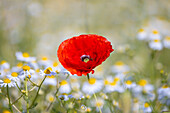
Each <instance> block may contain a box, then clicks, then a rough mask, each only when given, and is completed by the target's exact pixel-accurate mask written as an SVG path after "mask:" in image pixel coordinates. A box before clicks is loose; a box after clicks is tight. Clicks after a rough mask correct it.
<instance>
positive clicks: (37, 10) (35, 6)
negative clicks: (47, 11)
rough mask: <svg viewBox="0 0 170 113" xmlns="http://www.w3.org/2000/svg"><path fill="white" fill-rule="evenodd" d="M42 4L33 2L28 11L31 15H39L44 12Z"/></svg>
mask: <svg viewBox="0 0 170 113" xmlns="http://www.w3.org/2000/svg"><path fill="white" fill-rule="evenodd" d="M42 9H43V8H42V5H41V4H39V3H32V4H30V5H29V6H28V12H29V13H30V15H31V16H34V17H38V16H40V15H41V12H42Z"/></svg>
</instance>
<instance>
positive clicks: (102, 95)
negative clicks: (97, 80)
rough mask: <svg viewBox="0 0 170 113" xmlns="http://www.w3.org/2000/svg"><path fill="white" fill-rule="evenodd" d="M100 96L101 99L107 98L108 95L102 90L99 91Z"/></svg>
mask: <svg viewBox="0 0 170 113" xmlns="http://www.w3.org/2000/svg"><path fill="white" fill-rule="evenodd" d="M100 96H101V97H102V98H103V99H105V100H106V99H108V98H109V97H108V96H107V95H106V94H105V93H103V92H100Z"/></svg>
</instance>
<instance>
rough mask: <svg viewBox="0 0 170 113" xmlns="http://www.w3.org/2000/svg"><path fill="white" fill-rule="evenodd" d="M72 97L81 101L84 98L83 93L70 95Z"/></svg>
mask: <svg viewBox="0 0 170 113" xmlns="http://www.w3.org/2000/svg"><path fill="white" fill-rule="evenodd" d="M72 96H73V97H74V98H75V99H83V98H85V97H84V95H83V93H82V92H80V91H79V92H73V93H72Z"/></svg>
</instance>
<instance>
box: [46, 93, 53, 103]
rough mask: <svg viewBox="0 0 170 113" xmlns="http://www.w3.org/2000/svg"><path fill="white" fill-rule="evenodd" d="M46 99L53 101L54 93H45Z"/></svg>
mask: <svg viewBox="0 0 170 113" xmlns="http://www.w3.org/2000/svg"><path fill="white" fill-rule="evenodd" d="M46 99H47V101H48V102H54V100H55V97H54V95H52V94H50V93H49V94H47V96H46Z"/></svg>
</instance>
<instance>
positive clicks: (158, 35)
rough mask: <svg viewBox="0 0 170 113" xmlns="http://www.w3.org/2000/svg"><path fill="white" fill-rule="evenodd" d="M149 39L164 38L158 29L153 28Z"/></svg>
mask: <svg viewBox="0 0 170 113" xmlns="http://www.w3.org/2000/svg"><path fill="white" fill-rule="evenodd" d="M149 39H150V40H155V39H159V40H161V39H162V36H161V35H160V33H159V32H158V31H157V30H153V31H152V33H150V35H149Z"/></svg>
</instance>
